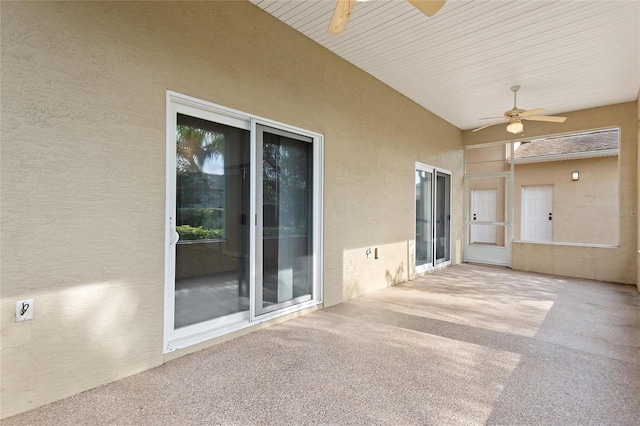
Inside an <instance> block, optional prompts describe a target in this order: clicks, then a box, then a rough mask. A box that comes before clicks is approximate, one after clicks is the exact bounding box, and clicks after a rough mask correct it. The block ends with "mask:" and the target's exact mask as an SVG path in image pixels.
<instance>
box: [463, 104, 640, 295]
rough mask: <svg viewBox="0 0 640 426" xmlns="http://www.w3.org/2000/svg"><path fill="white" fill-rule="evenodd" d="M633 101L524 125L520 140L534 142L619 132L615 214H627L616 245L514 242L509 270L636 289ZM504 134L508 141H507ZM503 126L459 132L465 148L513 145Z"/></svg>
mask: <svg viewBox="0 0 640 426" xmlns="http://www.w3.org/2000/svg"><path fill="white" fill-rule="evenodd" d="M637 109H638V103H637V102H627V103H623V104H617V105H610V106H606V107H600V108H592V109H588V110H582V111H574V112H569V113H565V114H561V115H563V116H566V117H567V121H565V122H564V123H562V124H555V123H542V122H527V123H525V134H524V137H527V138H529V137H531V138H533V137H538V136H545V135H553V134H561V133H577V132H582V131H585V130H591V129H602V128H607V127H619V128H620V151H619V152H620V154H619V155H620V163H619V164H620V170H619V173H620V186H619V196H620V204H619V209H620V211H621V212H629V213H630V214H625V215H621V216H620V246H619V247H613V248H609V247H606V248H600V247H581V246H576V245H565V244H562V245H554V244H541V243H514V244H513V249H512V267H513V268H514V269H519V270H524V271H535V272H543V273H549V274H557V275H566V276H572V277H578V278H592V279H598V280H604V281H613V282H620V283H627V284H635V283H636V280H637V272H636V271H637V261H636V256H637V255H636V249H637V225H638V217H637V215H636V214H634V212H635V211H636V209H637V206H638V200H637V195H638V191H637V175H636V173H637V163H638V160H637V155H638V153H637V150H638V129H637V114H638V112H637ZM507 135H508V136H507ZM512 136H514V135H510V134H509V133H507V132H506V131H505V129H504V128H503V127H502V126H494V127H491V128H488V129H486V130H483V131H481V132H476V133H472V132H471V131H464V132H463V133H462V142H463V144H464V145H465V146H470V145H476V144H482V143H489V142H498V141H505V140H512V138H511V137H512Z"/></svg>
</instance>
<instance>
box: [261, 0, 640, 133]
mask: <svg viewBox="0 0 640 426" xmlns="http://www.w3.org/2000/svg"><path fill="white" fill-rule="evenodd" d="M251 1H252V2H253V3H254V4H256V5H257V6H258V7H260V8H262V9H263V10H265V11H266V12H267V13H269V14H271V15H273V16H274V17H276V18H278V19H279V20H281V21H282V22H284V23H285V24H287V25H289V26H291V27H292V28H294V29H296V30H298V31H299V32H301V33H302V34H304V35H306V36H307V37H309V38H311V39H312V40H314V41H316V42H317V43H319V44H321V45H322V46H324V47H326V48H327V49H329V50H331V51H332V52H334V53H336V54H337V55H338V56H340V57H342V58H344V59H345V60H347V61H349V62H350V63H352V64H354V65H355V66H357V67H359V68H360V69H362V70H364V71H365V72H367V73H369V74H371V75H372V76H374V77H375V78H377V79H378V80H380V81H382V82H383V83H385V84H387V85H388V86H390V87H392V88H393V89H395V90H397V91H398V92H400V93H402V94H403V95H405V96H407V97H408V98H410V99H412V100H413V101H415V102H416V103H418V104H420V105H422V106H423V107H424V108H426V109H428V110H429V111H431V112H433V113H434V114H436V115H438V116H440V117H442V118H443V119H445V120H447V121H448V122H450V123H452V124H453V125H455V126H456V127H458V128H460V129H463V130H465V129H472V128H475V127H479V126H482V125H485V124H487V123H488V122H487V121H483V120H480V118H483V117H488V116H490V117H493V116H497V117H501V116H502V114H503V113H504V112H505V111H507V110H509V109H511V107H512V106H513V94H512V92H511V91H510V90H509V88H510V87H511V86H512V85H515V84H519V85H521V86H522V89H521V90H520V91H519V92H518V107H519V108H523V109H533V108H545V109H547V110H548V112H547V113H546V114H548V115H557V114H561V113H563V112H567V111H575V110H580V109H586V108H592V107H598V106H604V105H611V104H616V103H621V102H629V101H634V100H636V99H637V97H638V92H639V89H640V65H639V60H638V56H639V54H640V2H639V1H635V0H631V1H617V0H600V1H569V0H559V1H546V0H540V1H523V0H520V1H468V0H447V2H446V4H445V5H444V7H443V8H442V9H441V10H440V11H439V12H438V13H437V14H436V15H435V16H433V17H431V18H428V17H426V16H425V15H423V14H422V13H420V12H419V11H418V10H416V9H415V8H414V7H413V6H411V5H410V4H409V3H407V2H406V1H402V0H371V1H368V2H363V3H356V5H355V8H354V10H353V13H352V15H351V18H350V19H349V23H348V25H347V28H346V30H345V31H344V32H343V33H341V34H338V35H330V34H328V33H327V27H328V25H329V21H330V20H331V16H332V13H333V9H334V7H335V2H334V1H332V0H251ZM498 121H499V120H498Z"/></svg>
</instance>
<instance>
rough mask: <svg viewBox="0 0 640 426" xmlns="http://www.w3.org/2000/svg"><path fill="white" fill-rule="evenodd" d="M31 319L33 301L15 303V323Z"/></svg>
mask: <svg viewBox="0 0 640 426" xmlns="http://www.w3.org/2000/svg"><path fill="white" fill-rule="evenodd" d="M31 319H33V299H27V300H18V301H17V302H16V322H18V321H25V320H31Z"/></svg>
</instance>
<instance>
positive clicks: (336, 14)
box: [327, 0, 356, 34]
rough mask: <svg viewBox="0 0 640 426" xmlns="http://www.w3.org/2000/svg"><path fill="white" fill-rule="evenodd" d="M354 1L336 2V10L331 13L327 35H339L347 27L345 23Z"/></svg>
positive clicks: (339, 0) (342, 0) (341, 0)
mask: <svg viewBox="0 0 640 426" xmlns="http://www.w3.org/2000/svg"><path fill="white" fill-rule="evenodd" d="M355 2H356V0H338V2H337V3H336V9H335V10H334V11H333V18H331V23H329V29H328V30H327V31H328V32H329V34H339V33H341V32H342V31H344V29H345V28H346V27H347V21H348V20H349V16H351V11H352V10H353V5H354V4H355Z"/></svg>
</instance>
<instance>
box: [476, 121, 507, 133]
mask: <svg viewBox="0 0 640 426" xmlns="http://www.w3.org/2000/svg"><path fill="white" fill-rule="evenodd" d="M498 124H502V121H501V122H499V123H493V124H487V125H486V126H482V127H478V128H477V129H473V130H472V131H471V132H472V133H473V132H477V131H478V130H482V129H486V128H487V127H491V126H495V125H498Z"/></svg>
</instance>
